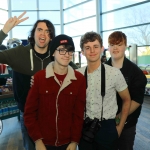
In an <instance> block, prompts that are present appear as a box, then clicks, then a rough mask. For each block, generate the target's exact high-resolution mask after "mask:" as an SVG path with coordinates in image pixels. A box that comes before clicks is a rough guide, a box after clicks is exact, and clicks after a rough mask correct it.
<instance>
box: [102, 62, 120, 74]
mask: <svg viewBox="0 0 150 150" xmlns="http://www.w3.org/2000/svg"><path fill="white" fill-rule="evenodd" d="M104 66H105V70H106V72H110V73H112V72H113V73H115V72H120V70H119V69H118V68H115V67H112V66H109V65H107V64H104Z"/></svg>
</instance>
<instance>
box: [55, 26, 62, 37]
mask: <svg viewBox="0 0 150 150" xmlns="http://www.w3.org/2000/svg"><path fill="white" fill-rule="evenodd" d="M54 26H55V33H56V35H59V34H61V30H60V25H54Z"/></svg>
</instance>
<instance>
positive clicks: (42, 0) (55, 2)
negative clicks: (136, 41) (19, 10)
mask: <svg viewBox="0 0 150 150" xmlns="http://www.w3.org/2000/svg"><path fill="white" fill-rule="evenodd" d="M39 10H60V0H51V1H50V0H39Z"/></svg>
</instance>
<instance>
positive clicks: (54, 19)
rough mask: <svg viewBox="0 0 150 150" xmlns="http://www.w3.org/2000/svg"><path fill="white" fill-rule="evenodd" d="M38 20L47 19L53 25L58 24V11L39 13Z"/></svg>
mask: <svg viewBox="0 0 150 150" xmlns="http://www.w3.org/2000/svg"><path fill="white" fill-rule="evenodd" d="M39 18H40V19H48V20H50V21H51V22H52V23H53V24H60V11H40V12H39Z"/></svg>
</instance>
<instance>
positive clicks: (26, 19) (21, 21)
mask: <svg viewBox="0 0 150 150" xmlns="http://www.w3.org/2000/svg"><path fill="white" fill-rule="evenodd" d="M28 18H29V17H26V18H23V19H21V20H19V23H21V22H23V21H25V20H27V19H28Z"/></svg>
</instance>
